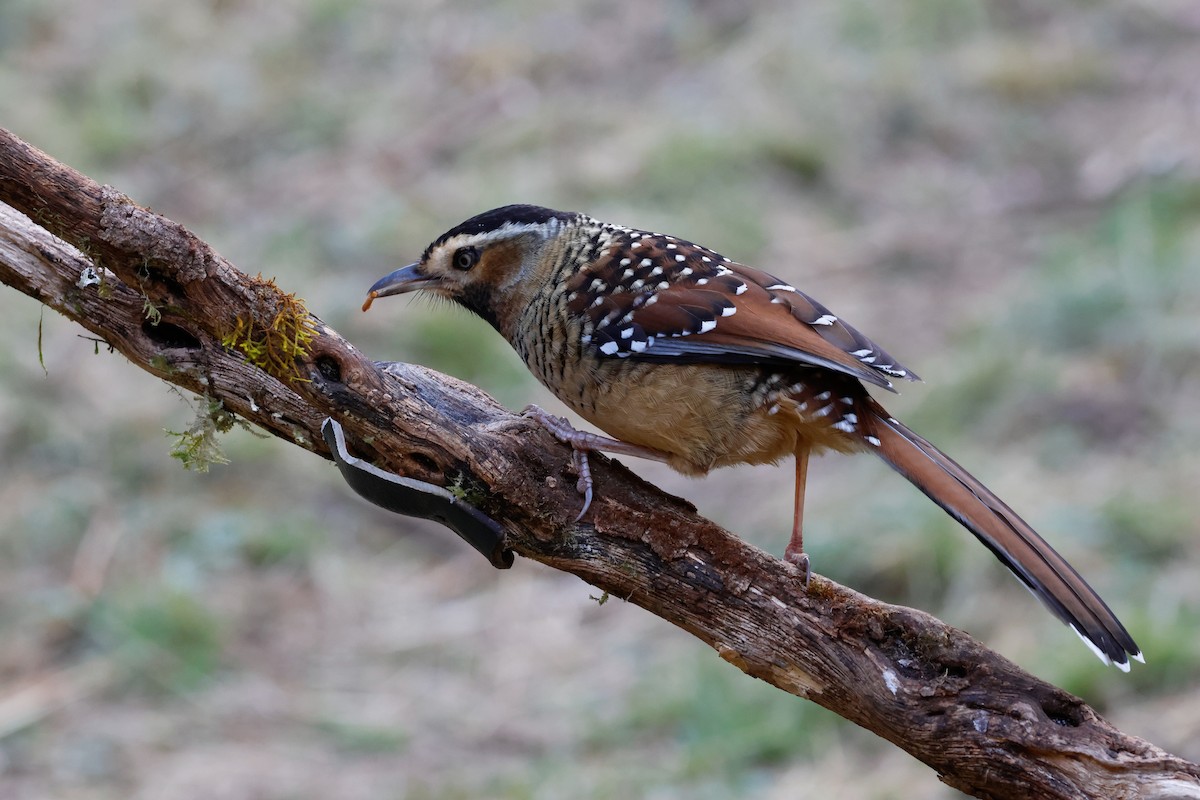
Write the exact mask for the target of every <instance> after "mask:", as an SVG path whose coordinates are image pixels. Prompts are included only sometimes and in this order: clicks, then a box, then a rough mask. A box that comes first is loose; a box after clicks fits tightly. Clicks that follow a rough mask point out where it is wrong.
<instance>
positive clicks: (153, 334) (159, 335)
mask: <svg viewBox="0 0 1200 800" xmlns="http://www.w3.org/2000/svg"><path fill="white" fill-rule="evenodd" d="M142 333H144V334H145V335H146V338H147V339H149V340H150V341H152V342H154V343H155V344H157V345H158V346H159V347H173V348H180V349H183V350H199V349H200V340H199V339H197V338H196V337H195V336H194V335H193V334H192V333H191V332H190V331H187V330H185V329H183V328H181V327H179V326H178V325H175V324H172V323H170V322H159V323H158V324H157V325H154V324H152V323H151V322H150V320H142Z"/></svg>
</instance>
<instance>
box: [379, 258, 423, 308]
mask: <svg viewBox="0 0 1200 800" xmlns="http://www.w3.org/2000/svg"><path fill="white" fill-rule="evenodd" d="M419 266H421V265H420V264H419V263H418V264H409V265H408V266H407V267H401V268H400V269H398V270H396V271H395V272H389V273H388V274H387V275H384V276H383V277H382V278H380V279H379V280H377V281H375V284H374V285H373V286H372V287H371V288H370V290H369V291H368V292H367V300H366V302H364V303H363V307H362V310H363V311H366V310H367V309H369V308H370V307H371V303H373V302H374V301H375V298H376V297H387V296H388V295H389V294H406V293H407V292H415V291H417V290H418V289H426V288H429V287H430V286H434V285H436V284H437V282H438V281H437V279H436V278H430V277H428V276H427V275H422V274H421V273H420V272H418V271H417V268H418V267H419Z"/></svg>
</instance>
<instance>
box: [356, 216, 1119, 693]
mask: <svg viewBox="0 0 1200 800" xmlns="http://www.w3.org/2000/svg"><path fill="white" fill-rule="evenodd" d="M418 290H423V291H426V292H432V293H434V294H436V295H439V296H441V297H444V298H447V299H449V300H453V301H454V302H456V303H458V304H460V305H462V306H464V307H466V308H468V309H470V310H471V311H473V312H475V313H476V314H478V315H479V316H480V317H482V318H483V319H485V320H487V322H489V323H490V324H491V325H492V327H494V328H495V329H496V330H497V331H498V332H499V333H500V335H501V336H503V337H504V338H505V339H507V340H508V342H509V343H510V344H511V345H512V346H513V348H515V349H516V351H517V353H519V354H520V356H521V358H522V359H523V360H524V361H525V364H526V365H527V366H528V367H529V369H530V371H532V372H533V374H534V375H535V376H537V378H538V380H540V381H541V382H542V383H543V384H545V385H546V386H547V388H549V389H550V391H551V392H553V393H554V394H555V396H557V397H558V398H559V399H560V400H562V401H563V402H564V403H566V404H567V405H568V406H570V407H571V408H572V409H574V410H575V411H576V412H577V413H578V414H579V415H580V416H582V417H583V418H584V419H586V420H588V421H589V422H591V423H593V424H595V425H596V426H597V427H599V428H600V429H602V430H604V431H605V432H607V433H608V434H610V435H611V436H612V437H614V438H611V439H610V438H608V437H605V436H601V435H599V434H594V433H584V432H581V431H577V430H575V429H574V428H572V427H571V426H570V425H569V424H568V423H567V422H566V421H565V420H562V419H560V418H557V417H552V416H550V415H549V414H546V413H545V412H543V411H541V410H540V409H536V408H534V407H531V410H530V412H529V413H531V414H532V416H534V417H535V418H537V419H539V420H540V421H541V422H542V423H543V424H544V425H545V426H546V427H547V428H549V429H550V431H551V432H552V433H554V434H555V435H556V436H557V437H559V438H560V439H562V440H563V441H565V442H567V443H569V444H571V445H572V447H573V448H574V452H575V454H576V458H575V461H576V464H577V467H578V472H579V475H580V490H581V491H582V492H583V493H584V494H585V503H584V512H583V513H586V511H587V507H588V504H590V501H591V493H592V486H591V475H590V471H589V469H588V464H587V453H588V451H590V450H604V451H608V452H615V453H623V454H627V455H634V456H640V457H644V458H651V459H655V460H658V461H663V462H665V463H667V464H668V465H670V466H671V467H673V468H674V469H676V470H678V471H679V472H682V473H684V474H687V475H703V474H705V473H707V472H708V471H709V470H711V469H714V468H716V467H723V466H727V465H730V464H763V463H774V462H777V461H779V460H780V459H782V458H784V457H786V456H794V458H795V463H796V494H795V514H794V518H793V528H792V538H791V541H790V542H789V543H788V545H787V549H786V550H785V556H786V557H787V558H788V559H789V560H790V561H792V562H794V563H797V564H798V565H800V567H801V568H802V569H804V570H805V580H807V569H808V557H807V556H806V555H805V554H804V547H803V532H802V521H803V509H804V485H805V476H806V474H807V468H808V458H809V455H810V454H811V453H813V452H820V451H823V450H837V451H840V452H845V453H850V452H869V453H874V454H876V455H878V456H879V457H880V458H882V459H883V460H884V461H886V462H887V463H888V464H889V465H891V466H892V468H893V469H895V470H896V471H897V472H899V473H900V474H901V475H903V476H904V477H906V478H908V479H909V480H910V481H911V482H912V483H913V484H914V485H916V487H917V488H918V489H920V490H921V491H922V492H924V493H925V494H926V495H928V496H929V497H930V499H932V500H933V501H934V502H935V503H937V504H938V505H939V506H941V507H942V508H943V509H945V510H946V511H947V512H948V513H949V514H950V515H951V516H953V517H954V518H955V519H957V520H958V521H959V522H961V523H962V524H963V525H964V526H965V527H966V528H967V529H968V530H970V531H971V532H972V533H973V534H975V535H976V536H977V537H978V538H979V540H980V541H981V542H983V543H984V544H985V545H986V546H987V547H988V549H990V550H991V551H992V552H993V553H995V554H996V556H997V557H998V558H999V559H1000V560H1001V561H1002V562H1003V563H1004V565H1005V566H1007V567H1008V568H1009V569H1010V570H1012V571H1013V573H1014V574H1016V576H1017V577H1018V578H1019V579H1020V580H1021V581H1022V582H1023V583H1024V584H1025V585H1026V586H1027V587H1028V588H1029V589H1030V590H1031V591H1032V592H1033V594H1034V595H1035V596H1037V597H1038V598H1039V599H1040V600H1041V601H1042V602H1043V603H1045V604H1046V606H1048V607H1049V609H1050V610H1051V611H1052V612H1053V613H1054V614H1055V616H1057V617H1058V618H1059V619H1061V620H1062V621H1063V622H1065V623H1066V624H1067V625H1069V626H1071V628H1072V629H1074V630H1075V632H1076V633H1078V634H1079V636H1080V638H1082V639H1083V640H1084V642H1085V643H1086V644H1088V646H1089V647H1090V648H1091V649H1092V650H1093V651H1094V652H1095V653H1096V654H1097V655H1098V656H1100V658H1101V659H1102V660H1104V661H1105V662H1106V663H1113V664H1115V665H1116V666H1118V667H1120V668H1121V669H1123V670H1128V669H1129V659H1130V658H1134V659H1137V660H1139V661H1140V660H1141V652H1140V651H1139V649H1138V647H1137V645H1136V644H1134V641H1133V639H1132V637H1130V635H1129V633H1128V632H1127V631H1126V630H1125V628H1124V626H1123V625H1122V624H1121V622H1120V621H1119V620H1118V619H1117V618H1116V616H1115V615H1114V614H1113V612H1112V611H1111V610H1109V608H1108V606H1107V605H1105V603H1104V601H1103V600H1101V599H1100V597H1099V596H1098V595H1097V594H1096V592H1095V591H1094V590H1093V589H1092V588H1091V587H1090V586H1088V584H1087V583H1086V582H1085V581H1084V580H1083V578H1081V577H1080V576H1079V573H1077V572H1076V571H1075V570H1074V569H1073V568H1072V567H1071V565H1070V564H1068V563H1067V562H1066V560H1065V559H1064V558H1063V557H1062V556H1061V555H1059V554H1058V553H1057V552H1056V551H1055V550H1054V549H1053V548H1052V547H1051V546H1050V545H1049V544H1047V543H1046V542H1045V540H1043V539H1042V538H1041V537H1040V536H1038V534H1037V533H1035V532H1034V530H1033V529H1032V528H1031V527H1030V526H1029V525H1028V524H1027V523H1026V522H1025V521H1024V520H1022V519H1021V518H1020V517H1019V516H1017V514H1016V512H1014V511H1013V510H1012V509H1011V508H1009V507H1008V506H1007V505H1006V504H1005V503H1004V502H1003V501H1001V500H1000V499H999V498H998V497H996V496H995V495H994V494H992V493H991V492H990V491H988V489H987V488H986V487H984V486H983V484H981V483H980V482H979V481H978V480H976V479H975V478H974V477H972V476H971V475H969V474H968V473H967V472H966V470H964V469H963V468H962V467H960V466H959V465H958V464H956V463H955V462H954V461H953V460H951V459H950V457H949V456H947V455H946V454H944V453H942V452H941V451H940V450H938V449H937V448H935V447H934V446H933V445H932V444H930V443H929V442H927V441H926V440H925V439H923V438H921V437H920V436H918V435H917V434H916V433H913V432H912V431H911V430H909V429H908V428H907V427H905V426H904V425H903V424H901V423H900V422H899V421H897V420H896V419H895V418H894V417H892V416H891V415H890V414H888V412H887V411H885V410H884V409H883V407H882V406H881V405H880V404H879V403H877V402H876V401H875V400H874V399H873V398H872V397H871V396H870V394H868V392H867V390H866V387H865V386H864V385H863V384H864V383H867V384H873V385H875V386H879V387H882V388H884V389H889V390H891V389H892V388H893V387H892V380H893V379H903V380H915V379H917V377H916V375H914V374H913V373H912V371H911V370H909V369H907V368H906V367H903V366H901V365H900V363H899V362H898V361H897V360H896V359H895V358H893V357H892V356H890V355H888V353H887V352H885V351H884V350H883V348H881V347H879V346H878V345H877V344H875V343H874V342H872V341H871V340H870V339H868V338H866V337H865V336H863V335H862V334H861V333H859V332H858V331H857V330H855V329H854V328H852V327H851V326H850V325H848V324H847V323H846V322H844V321H843V320H842V319H840V318H839V317H838V316H837V315H835V314H834V313H832V312H831V311H830V310H829V309H827V308H826V307H825V306H823V305H821V304H820V303H819V302H817V301H816V300H814V299H813V298H811V297H809V296H808V295H806V294H805V293H803V292H802V291H800V290H799V289H797V288H795V287H794V286H791V285H789V284H788V283H787V282H786V281H784V280H781V279H779V278H776V277H775V276H773V275H769V274H767V273H765V272H760V271H759V270H757V269H753V268H751V267H748V266H745V265H743V264H739V263H736V262H734V261H730V260H729V259H728V258H726V257H724V256H722V255H719V254H718V253H715V252H713V251H712V250H709V249H707V248H705V247H701V246H700V245H697V244H693V243H691V242H688V241H684V240H683V239H677V238H675V237H672V236H665V235H663V234H659V233H650V232H648V231H642V230H636V229H633V228H627V227H623V226H621V225H612V224H608V223H604V222H600V221H599V220H595V219H592V218H591V217H588V216H585V215H583V214H578V213H570V212H563V211H554V210H551V209H548V208H541V207H539V206H530V205H512V206H505V207H503V208H497V209H494V210H492V211H487V212H485V213H483V214H480V215H478V216H475V217H472V218H471V219H469V220H467V221H466V222H463V223H462V224H460V225H457V226H455V227H454V228H451V229H450V230H448V231H446V232H445V233H443V234H442V235H441V236H439V237H438V238H437V239H436V240H435V241H434V242H433V243H432V244H431V245H429V247H428V248H426V250H425V252H424V253H423V254H422V256H421V260H420V261H418V262H417V263H415V264H410V265H408V266H406V267H402V268H400V269H398V270H396V271H395V272H392V273H391V274H389V275H387V276H385V277H384V278H382V279H380V280H379V281H378V282H377V283H376V284H375V285H374V286H372V287H371V289H370V292H369V294H368V297H367V301H366V303H364V305H363V310H364V311H365V310H366V309H367V308H368V307H369V306H370V305H371V302H372V300H374V299H375V298H376V297H383V296H385V295H394V294H403V293H406V292H413V291H418ZM580 516H582V513H581V515H580Z"/></svg>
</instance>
